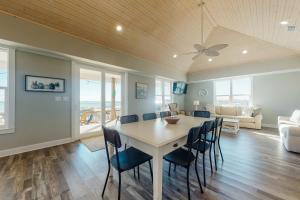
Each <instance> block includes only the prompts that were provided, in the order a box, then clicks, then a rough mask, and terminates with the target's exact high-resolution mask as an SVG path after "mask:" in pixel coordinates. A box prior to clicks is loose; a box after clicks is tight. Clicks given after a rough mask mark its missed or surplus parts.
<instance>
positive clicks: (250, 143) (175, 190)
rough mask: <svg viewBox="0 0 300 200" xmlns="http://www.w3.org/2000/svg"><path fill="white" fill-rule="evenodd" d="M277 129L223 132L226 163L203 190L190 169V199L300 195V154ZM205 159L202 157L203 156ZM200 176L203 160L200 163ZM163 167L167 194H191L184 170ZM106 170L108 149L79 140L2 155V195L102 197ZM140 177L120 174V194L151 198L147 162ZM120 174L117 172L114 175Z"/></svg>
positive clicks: (111, 194)
mask: <svg viewBox="0 0 300 200" xmlns="http://www.w3.org/2000/svg"><path fill="white" fill-rule="evenodd" d="M276 134H277V133H276V130H263V131H252V130H251V131H250V130H245V129H244V130H241V131H240V133H239V135H236V136H234V135H230V134H223V136H224V137H223V138H222V141H221V142H222V144H221V146H222V150H223V155H224V159H225V162H224V163H223V165H222V162H221V159H220V160H219V169H218V171H217V172H215V173H213V175H211V174H210V167H209V162H208V160H207V162H206V163H207V166H206V167H207V187H206V188H205V192H204V194H201V193H200V189H199V186H198V183H197V179H196V175H195V171H194V167H192V169H191V178H190V182H191V184H190V186H191V197H192V199H209V200H212V199H226V200H227V199H243V200H247V199H264V200H269V199H276V200H280V199H287V200H297V199H298V200H299V199H300V154H295V153H289V152H287V151H286V150H285V149H284V148H283V147H282V146H281V144H280V142H279V136H278V135H276ZM200 161H201V160H200ZM198 169H199V172H201V173H200V175H201V177H200V178H201V180H202V182H203V178H202V162H199V168H198ZM167 170H168V165H167V164H165V166H164V179H163V182H164V183H163V191H164V195H163V199H168V200H169V199H174V200H179V199H187V190H186V179H185V178H186V173H185V170H184V169H181V168H180V167H178V168H177V171H176V173H174V172H172V173H171V177H168V175H167ZM106 172H107V161H106V155H105V151H104V150H101V151H97V152H94V153H92V152H90V151H89V150H88V149H87V148H86V147H85V146H84V145H83V144H81V143H80V142H75V143H71V144H66V145H61V146H57V147H52V148H47V149H43V150H38V151H33V152H28V153H24V154H19V155H15V156H10V157H5V158H1V159H0V199H1V200H10V199H38V200H40V199H55V200H59V199H62V200H64V199H76V200H79V199H80V200H81V199H82V200H94V199H102V198H101V192H102V187H103V184H104V179H105V175H106ZM140 173H141V178H140V180H138V179H134V178H133V173H132V172H128V173H124V174H122V194H121V199H128V200H143V199H146V200H150V199H152V183H151V180H150V174H149V170H148V165H145V166H143V167H141V170H140ZM115 177H117V176H115ZM117 184H118V181H117V179H116V180H114V181H112V182H109V183H108V187H107V189H106V193H105V197H104V199H116V198H117Z"/></svg>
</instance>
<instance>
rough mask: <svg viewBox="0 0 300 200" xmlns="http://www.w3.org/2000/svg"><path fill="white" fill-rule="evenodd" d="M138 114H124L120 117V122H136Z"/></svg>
mask: <svg viewBox="0 0 300 200" xmlns="http://www.w3.org/2000/svg"><path fill="white" fill-rule="evenodd" d="M138 121H139V116H137V115H124V116H121V117H120V122H121V124H128V123H132V122H138Z"/></svg>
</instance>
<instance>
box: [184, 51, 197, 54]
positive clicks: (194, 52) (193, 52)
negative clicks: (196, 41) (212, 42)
mask: <svg viewBox="0 0 300 200" xmlns="http://www.w3.org/2000/svg"><path fill="white" fill-rule="evenodd" d="M196 53H199V52H198V51H192V52H187V53H183V54H181V55H191V54H196Z"/></svg>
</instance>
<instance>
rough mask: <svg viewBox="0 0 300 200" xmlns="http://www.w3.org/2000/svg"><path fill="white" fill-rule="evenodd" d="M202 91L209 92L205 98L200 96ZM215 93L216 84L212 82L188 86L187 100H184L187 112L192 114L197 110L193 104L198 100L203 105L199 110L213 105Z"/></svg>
mask: <svg viewBox="0 0 300 200" xmlns="http://www.w3.org/2000/svg"><path fill="white" fill-rule="evenodd" d="M200 89H206V90H207V92H208V93H207V95H206V96H204V97H202V96H200V95H199V90H200ZM213 91H214V84H213V82H212V81H205V82H200V83H190V84H189V85H188V89H187V94H186V95H185V99H184V108H185V111H187V112H191V111H193V110H194V109H195V108H194V106H193V102H194V101H195V100H198V101H199V102H200V104H201V105H200V106H198V108H199V109H200V108H201V107H203V106H205V105H206V104H212V103H213V101H214V97H213V95H214V94H213Z"/></svg>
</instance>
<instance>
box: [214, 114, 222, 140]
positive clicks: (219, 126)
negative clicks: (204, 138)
mask: <svg viewBox="0 0 300 200" xmlns="http://www.w3.org/2000/svg"><path fill="white" fill-rule="evenodd" d="M222 125H223V117H217V118H216V120H215V138H214V139H216V136H218V140H220V137H221V132H222Z"/></svg>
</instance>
